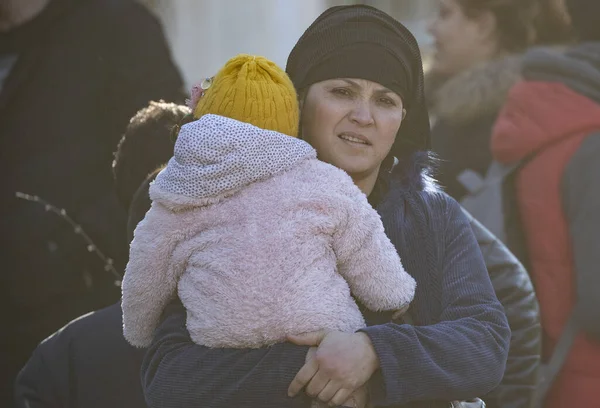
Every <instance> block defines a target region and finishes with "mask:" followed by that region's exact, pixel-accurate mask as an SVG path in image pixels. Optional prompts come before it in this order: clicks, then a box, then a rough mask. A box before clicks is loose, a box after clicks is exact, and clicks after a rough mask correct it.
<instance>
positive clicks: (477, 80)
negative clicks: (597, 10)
mask: <svg viewBox="0 0 600 408" xmlns="http://www.w3.org/2000/svg"><path fill="white" fill-rule="evenodd" d="M562 1H563V0H440V1H439V10H438V14H437V17H436V18H435V19H434V20H432V22H431V23H430V26H429V32H430V34H431V35H432V36H433V39H434V50H433V57H432V62H431V66H430V70H429V72H427V74H426V78H425V81H426V82H425V86H426V88H427V98H428V103H429V105H430V107H431V115H432V117H433V121H434V123H433V126H432V134H431V137H432V147H433V150H434V152H436V153H437V154H438V156H439V158H440V159H441V160H440V163H439V169H438V172H437V174H436V177H437V179H438V182H439V183H440V185H441V186H442V187H443V188H444V190H445V191H446V192H447V193H448V194H450V196H452V197H453V198H455V199H456V200H458V201H459V202H460V200H461V199H462V198H463V197H464V196H465V195H466V194H467V193H468V190H467V189H466V187H465V186H464V185H463V184H462V183H461V181H460V175H461V173H462V172H463V171H465V170H466V169H469V170H472V171H474V172H476V173H478V174H479V175H481V176H482V177H483V176H485V174H486V172H487V170H488V167H489V165H490V163H491V161H492V157H491V152H490V136H491V131H492V126H493V124H494V122H495V120H496V117H497V115H498V111H499V110H500V108H501V107H502V105H503V104H504V101H505V100H506V95H507V93H508V90H509V89H510V87H511V86H512V85H513V84H514V83H515V82H517V80H518V79H519V78H520V68H521V60H522V55H523V52H525V50H526V49H528V48H529V47H531V46H533V45H540V44H561V43H565V42H566V41H568V40H569V39H570V27H569V23H568V17H567V14H566V13H565V11H564V5H563V3H562Z"/></svg>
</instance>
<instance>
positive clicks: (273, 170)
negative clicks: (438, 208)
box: [122, 115, 415, 348]
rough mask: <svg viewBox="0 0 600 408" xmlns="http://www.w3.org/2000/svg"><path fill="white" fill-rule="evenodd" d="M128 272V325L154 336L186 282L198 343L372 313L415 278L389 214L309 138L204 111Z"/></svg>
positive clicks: (170, 169)
mask: <svg viewBox="0 0 600 408" xmlns="http://www.w3.org/2000/svg"><path fill="white" fill-rule="evenodd" d="M150 197H151V199H152V201H153V203H152V207H151V209H150V210H149V211H148V213H147V214H146V217H145V219H144V220H143V221H142V222H140V224H139V225H138V226H137V228H136V230H135V237H134V239H133V241H132V242H131V251H130V259H129V263H128V265H127V269H126V273H125V277H124V279H123V285H122V291H123V302H122V307H123V327H124V334H125V338H126V339H127V340H128V341H129V342H130V343H131V344H133V345H134V346H139V347H145V346H148V345H149V343H150V341H151V339H152V334H153V331H154V329H155V328H156V326H157V324H158V323H159V319H160V316H161V313H162V311H163V308H164V307H165V306H166V305H167V303H168V302H169V301H171V300H172V299H173V298H174V297H175V295H176V293H178V294H179V297H180V299H181V301H182V302H183V304H184V306H185V307H186V309H187V328H188V330H189V332H190V335H191V338H192V340H193V341H194V342H196V343H197V344H201V345H205V346H209V347H229V348H257V347H262V346H267V345H271V344H274V343H277V342H281V341H284V340H285V336H286V335H287V334H294V333H296V334H297V333H303V332H309V331H315V330H319V329H333V330H340V331H347V332H353V331H355V330H357V329H359V328H362V327H364V326H365V322H364V319H363V317H362V314H361V313H360V311H359V309H358V307H357V305H356V303H355V301H354V299H353V297H352V295H354V296H355V297H356V298H357V299H359V300H360V301H361V302H362V303H364V305H365V306H366V307H368V308H370V309H372V310H374V311H381V310H395V309H399V308H401V307H403V306H405V305H407V304H408V303H410V301H411V300H412V298H413V296H414V292H415V281H414V279H413V278H412V277H411V276H410V275H408V274H407V273H406V271H405V270H404V269H403V267H402V264H401V262H400V258H399V257H398V254H397V252H396V249H395V248H394V246H393V245H392V243H391V242H390V240H389V239H388V238H387V236H386V235H385V233H384V230H383V225H382V223H381V219H380V218H379V215H378V214H377V212H376V211H375V210H373V208H371V206H370V205H369V203H368V201H367V198H366V196H365V195H364V194H363V193H362V192H361V191H360V190H359V189H358V188H357V187H356V186H355V185H354V183H353V181H352V179H351V178H350V177H349V176H348V175H347V174H346V173H345V172H343V171H342V170H339V169H337V168H336V167H334V166H331V165H329V164H326V163H324V162H321V161H319V160H317V158H316V153H315V151H314V149H313V148H312V147H311V146H310V145H309V144H307V143H306V142H304V141H302V140H299V139H295V138H292V137H289V136H286V135H283V134H280V133H276V132H272V131H267V130H263V129H260V128H257V127H254V126H252V125H249V124H247V123H243V122H238V121H235V120H233V119H228V118H225V117H221V116H216V115H205V116H203V117H202V118H200V119H199V120H197V121H195V122H192V123H189V124H186V125H184V126H183V127H182V129H181V131H180V134H179V136H178V139H177V142H176V144H175V155H174V157H173V158H172V159H171V160H170V161H169V163H168V165H167V167H166V168H165V169H164V170H163V171H162V172H160V173H159V175H158V176H157V178H156V180H155V181H154V182H153V183H152V184H151V186H150Z"/></svg>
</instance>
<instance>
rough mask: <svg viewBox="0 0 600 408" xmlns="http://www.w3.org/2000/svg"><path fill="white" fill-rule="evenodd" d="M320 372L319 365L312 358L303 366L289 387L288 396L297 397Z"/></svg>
mask: <svg viewBox="0 0 600 408" xmlns="http://www.w3.org/2000/svg"><path fill="white" fill-rule="evenodd" d="M317 371H319V364H318V363H317V360H316V359H315V358H311V359H310V360H308V361H307V362H306V364H304V365H303V366H302V368H301V369H300V371H298V374H296V376H295V377H294V379H293V380H292V383H291V384H290V386H289V387H288V396H290V397H295V396H296V395H297V394H298V393H299V392H300V391H301V390H302V389H303V388H304V387H305V386H306V384H308V383H309V381H310V380H311V379H312V378H313V377H314V376H315V374H317Z"/></svg>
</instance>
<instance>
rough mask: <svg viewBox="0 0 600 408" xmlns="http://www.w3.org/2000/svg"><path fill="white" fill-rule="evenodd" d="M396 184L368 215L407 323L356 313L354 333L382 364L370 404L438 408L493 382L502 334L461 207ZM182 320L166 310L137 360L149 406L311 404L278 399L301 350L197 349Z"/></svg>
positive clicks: (499, 368) (417, 187) (417, 183)
mask: <svg viewBox="0 0 600 408" xmlns="http://www.w3.org/2000/svg"><path fill="white" fill-rule="evenodd" d="M400 166H401V168H402V167H404V164H402V163H401V164H400ZM408 168H412V166H411V165H410V164H409V166H408V167H407V169H408ZM406 172H408V173H411V172H410V171H409V170H407V171H406ZM405 180H408V182H406V183H400V182H398V181H392V187H391V189H390V191H389V192H388V193H387V194H386V195H385V196H384V198H383V200H382V201H381V203H380V204H379V205H378V206H377V210H378V212H379V213H380V215H381V218H382V221H383V224H384V226H385V229H386V233H387V234H388V236H389V237H390V239H391V241H392V242H393V243H394V244H395V246H396V248H397V249H398V252H399V254H400V257H401V259H402V260H403V264H404V266H405V268H406V270H407V271H408V272H409V273H410V274H411V275H412V276H413V277H414V278H415V280H416V281H417V291H416V295H415V298H414V301H413V302H412V304H411V309H410V310H411V315H412V317H413V320H414V321H415V324H416V325H415V326H411V325H404V324H402V325H400V324H394V323H390V320H391V316H390V314H389V313H374V312H370V311H367V310H364V309H363V312H364V315H365V318H366V320H367V322H368V324H369V327H367V328H365V329H363V331H364V332H365V333H366V334H367V335H368V336H369V337H370V339H371V341H372V343H373V346H374V348H375V351H376V353H377V355H378V356H379V362H380V366H381V369H380V370H378V371H377V372H376V374H375V375H374V376H373V377H372V382H371V385H372V388H371V398H372V402H373V403H374V404H375V406H397V407H400V406H407V407H432V408H433V407H440V408H441V407H444V408H446V407H447V406H448V402H449V401H451V400H454V399H467V398H471V397H475V396H482V395H484V394H487V393H489V392H490V391H491V390H493V389H494V388H495V387H496V386H497V385H498V384H499V383H500V380H501V379H502V376H503V373H504V369H505V364H506V358H507V353H508V347H509V341H510V330H509V327H508V323H507V321H506V316H505V315H504V311H503V308H502V306H501V305H500V303H499V302H498V300H497V298H496V296H495V294H494V290H493V288H492V285H491V282H490V279H489V277H488V274H487V271H486V269H485V264H484V262H483V258H482V255H481V252H480V250H479V247H478V245H477V242H476V240H475V237H474V235H473V232H472V230H471V225H470V224H469V220H468V218H467V217H466V216H465V215H464V213H463V212H462V211H461V208H460V206H459V205H458V204H457V203H456V202H455V201H454V200H453V199H451V198H450V197H448V196H447V195H446V194H444V193H441V192H438V191H435V190H432V189H431V188H429V187H426V186H424V184H423V179H422V178H421V174H420V173H419V174H413V177H410V175H407V176H406V177H405ZM411 181H412V182H411ZM185 316H186V315H185V310H183V308H182V307H181V306H177V305H175V306H173V308H172V309H171V310H170V311H169V313H167V317H166V319H165V320H164V322H163V323H162V324H161V326H160V327H159V329H158V330H157V335H156V338H155V340H154V342H153V344H152V345H151V347H150V348H149V352H148V354H147V355H146V357H145V359H144V364H143V366H142V380H143V386H144V389H145V395H146V401H147V402H148V404H149V405H150V406H151V407H162V408H169V407H184V406H189V403H190V402H192V401H193V402H194V403H195V404H198V405H199V406H202V407H205V408H209V407H231V406H236V407H240V408H241V407H249V408H254V407H261V408H266V407H274V408H275V407H277V408H282V407H308V406H310V401H309V400H308V398H307V397H306V396H304V395H300V396H299V397H297V398H294V399H291V398H288V397H287V388H288V386H289V384H290V382H291V380H292V379H293V378H294V376H295V375H296V373H297V372H298V370H299V369H300V368H301V367H302V365H303V364H304V360H305V356H306V352H307V348H306V347H300V346H295V345H292V344H289V343H282V344H277V345H274V346H273V347H270V348H262V349H256V350H236V349H210V348H206V347H202V346H199V345H196V344H194V343H192V341H191V340H190V337H189V333H188V332H187V330H186V329H185Z"/></svg>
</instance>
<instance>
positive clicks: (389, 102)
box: [379, 98, 396, 106]
mask: <svg viewBox="0 0 600 408" xmlns="http://www.w3.org/2000/svg"><path fill="white" fill-rule="evenodd" d="M379 102H381V103H382V104H384V105H387V106H396V102H394V101H393V100H392V99H390V98H381V99H379Z"/></svg>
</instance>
